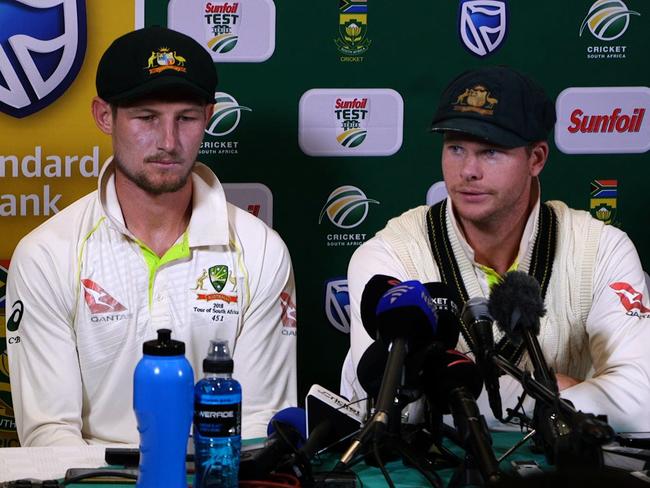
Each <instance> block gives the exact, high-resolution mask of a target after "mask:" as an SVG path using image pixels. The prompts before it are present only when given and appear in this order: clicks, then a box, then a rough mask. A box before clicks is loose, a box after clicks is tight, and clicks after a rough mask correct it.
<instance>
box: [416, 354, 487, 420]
mask: <svg viewBox="0 0 650 488" xmlns="http://www.w3.org/2000/svg"><path fill="white" fill-rule="evenodd" d="M421 378H422V384H423V387H424V391H425V394H426V395H427V398H428V399H429V401H430V402H432V403H433V404H434V405H435V406H436V408H437V409H438V410H439V411H440V412H441V413H451V408H450V404H449V400H450V392H451V391H452V390H454V389H456V388H459V387H464V388H466V389H467V390H468V391H469V392H470V393H471V395H473V397H474V398H478V396H479V395H480V394H481V390H482V389H483V379H482V377H481V373H480V372H479V369H478V368H477V366H476V364H474V361H472V360H471V359H470V358H468V357H467V356H466V355H465V354H463V353H461V352H458V351H456V350H453V349H448V350H446V351H443V352H436V353H434V354H431V357H430V358H429V360H428V361H426V363H425V364H424V365H423V368H422V371H421Z"/></svg>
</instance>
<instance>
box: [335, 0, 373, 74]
mask: <svg viewBox="0 0 650 488" xmlns="http://www.w3.org/2000/svg"><path fill="white" fill-rule="evenodd" d="M371 42H372V41H371V40H370V39H368V2H367V0H340V2H339V37H338V39H335V40H334V43H335V44H336V47H337V48H338V50H339V52H340V53H341V54H342V56H341V57H340V60H341V61H343V62H355V63H358V62H361V61H363V56H362V54H364V53H365V52H366V51H367V50H368V48H369V47H370V44H371Z"/></svg>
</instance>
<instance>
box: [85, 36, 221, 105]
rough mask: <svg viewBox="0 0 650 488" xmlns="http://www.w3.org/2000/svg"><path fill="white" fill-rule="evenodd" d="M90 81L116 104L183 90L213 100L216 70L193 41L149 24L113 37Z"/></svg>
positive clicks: (103, 96)
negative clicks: (92, 79) (93, 81)
mask: <svg viewBox="0 0 650 488" xmlns="http://www.w3.org/2000/svg"><path fill="white" fill-rule="evenodd" d="M95 84H96V86H97V95H99V97H100V98H102V99H104V100H106V101H107V102H110V103H116V104H119V103H120V102H128V101H132V100H135V99H138V98H142V97H145V96H147V95H152V94H155V93H165V94H167V93H182V94H185V93H187V94H191V95H195V96H198V97H200V98H202V99H204V100H205V101H206V103H214V92H215V89H216V86H217V71H216V69H215V66H214V62H213V61H212V57H211V56H210V53H208V51H207V50H206V49H205V48H204V47H203V46H201V44H199V43H198V42H197V41H195V40H194V39H192V38H191V37H189V36H187V35H185V34H182V33H180V32H176V31H174V30H171V29H167V28H165V27H157V26H154V27H145V28H143V29H138V30H135V31H132V32H129V33H127V34H125V35H123V36H121V37H119V38H117V39H116V40H115V41H113V43H112V44H111V45H110V46H109V47H108V49H107V50H106V52H105V53H104V54H103V55H102V58H101V59H100V61H99V66H98V67H97V77H96V79H95Z"/></svg>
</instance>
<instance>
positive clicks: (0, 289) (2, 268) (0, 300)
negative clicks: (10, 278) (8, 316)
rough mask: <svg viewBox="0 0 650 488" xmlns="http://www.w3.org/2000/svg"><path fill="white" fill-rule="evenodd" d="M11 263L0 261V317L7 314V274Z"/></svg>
mask: <svg viewBox="0 0 650 488" xmlns="http://www.w3.org/2000/svg"><path fill="white" fill-rule="evenodd" d="M8 273H9V261H7V260H4V259H0V315H4V314H5V294H6V292H7V274H8Z"/></svg>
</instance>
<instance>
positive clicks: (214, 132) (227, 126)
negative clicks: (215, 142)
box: [205, 92, 252, 137]
mask: <svg viewBox="0 0 650 488" xmlns="http://www.w3.org/2000/svg"><path fill="white" fill-rule="evenodd" d="M214 98H215V102H216V103H215V104H214V113H213V114H212V117H211V118H210V121H209V122H208V127H207V128H206V129H205V131H206V132H207V133H208V134H210V135H211V136H217V137H221V136H225V135H227V134H230V133H231V132H232V131H234V130H235V129H236V128H237V126H238V125H239V120H240V118H241V112H242V110H245V111H247V112H252V109H250V108H248V107H244V106H241V105H239V104H238V103H237V100H235V97H233V96H232V95H229V94H228V93H224V92H217V93H215V94H214Z"/></svg>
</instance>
